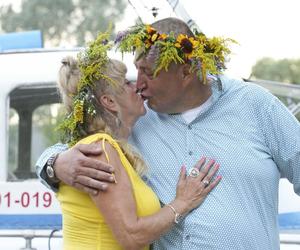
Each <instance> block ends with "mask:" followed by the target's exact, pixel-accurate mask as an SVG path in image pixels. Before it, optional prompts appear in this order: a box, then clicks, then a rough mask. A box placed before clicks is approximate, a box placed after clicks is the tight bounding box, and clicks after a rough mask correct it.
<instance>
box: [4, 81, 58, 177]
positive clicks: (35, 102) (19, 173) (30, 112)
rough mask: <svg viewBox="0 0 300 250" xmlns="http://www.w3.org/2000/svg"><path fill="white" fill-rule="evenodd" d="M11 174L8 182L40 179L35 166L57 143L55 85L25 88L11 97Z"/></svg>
mask: <svg viewBox="0 0 300 250" xmlns="http://www.w3.org/2000/svg"><path fill="white" fill-rule="evenodd" d="M9 105H10V118H9V119H10V120H9V131H10V133H9V139H8V140H9V157H8V159H9V171H8V176H7V179H9V180H25V179H31V178H37V176H36V174H35V162H36V160H37V158H38V156H39V155H40V154H41V152H42V151H43V150H44V149H45V148H46V147H48V146H49V145H52V144H54V143H55V142H57V141H58V137H57V136H56V134H57V131H54V128H55V127H56V124H57V121H56V120H57V119H58V118H59V114H60V113H62V111H60V110H61V109H60V105H61V104H59V97H58V93H57V89H56V84H55V83H40V84H26V85H22V86H20V87H17V88H15V89H14V90H12V91H11V92H10V94H9Z"/></svg>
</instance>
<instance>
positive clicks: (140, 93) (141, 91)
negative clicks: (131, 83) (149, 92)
mask: <svg viewBox="0 0 300 250" xmlns="http://www.w3.org/2000/svg"><path fill="white" fill-rule="evenodd" d="M136 93H137V94H138V95H139V96H140V97H142V99H143V100H144V101H145V100H147V99H148V97H147V96H145V95H144V94H143V89H138V90H137V91H136Z"/></svg>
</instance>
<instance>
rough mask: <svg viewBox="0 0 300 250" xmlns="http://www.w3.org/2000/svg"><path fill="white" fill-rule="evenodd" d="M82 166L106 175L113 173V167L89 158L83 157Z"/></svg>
mask: <svg viewBox="0 0 300 250" xmlns="http://www.w3.org/2000/svg"><path fill="white" fill-rule="evenodd" d="M81 162H82V165H83V166H85V167H87V168H93V169H98V170H102V171H105V172H107V173H113V172H114V167H113V166H112V165H109V164H108V163H106V162H104V161H100V160H97V159H94V158H91V157H84V158H83V159H82V160H81Z"/></svg>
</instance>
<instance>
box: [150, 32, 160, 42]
mask: <svg viewBox="0 0 300 250" xmlns="http://www.w3.org/2000/svg"><path fill="white" fill-rule="evenodd" d="M157 38H158V34H157V33H155V34H153V35H152V36H151V42H155V41H156V40H157Z"/></svg>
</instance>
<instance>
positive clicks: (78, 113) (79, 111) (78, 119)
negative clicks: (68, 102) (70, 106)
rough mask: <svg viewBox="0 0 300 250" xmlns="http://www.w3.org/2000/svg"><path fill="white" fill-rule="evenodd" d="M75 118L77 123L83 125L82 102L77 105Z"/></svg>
mask: <svg viewBox="0 0 300 250" xmlns="http://www.w3.org/2000/svg"><path fill="white" fill-rule="evenodd" d="M74 117H75V121H76V122H80V123H83V104H82V103H81V102H80V101H79V102H76V103H75V107H74Z"/></svg>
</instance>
